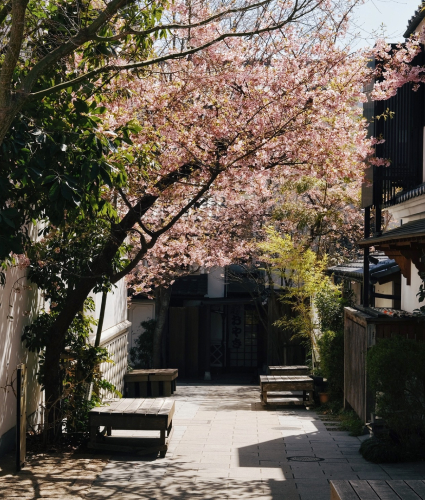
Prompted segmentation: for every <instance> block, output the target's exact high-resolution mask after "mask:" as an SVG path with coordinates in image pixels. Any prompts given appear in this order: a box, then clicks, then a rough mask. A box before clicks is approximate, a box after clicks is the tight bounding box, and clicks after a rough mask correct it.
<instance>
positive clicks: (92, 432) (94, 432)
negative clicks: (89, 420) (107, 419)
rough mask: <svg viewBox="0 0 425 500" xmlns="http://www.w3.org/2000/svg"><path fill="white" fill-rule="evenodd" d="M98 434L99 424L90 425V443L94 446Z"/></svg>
mask: <svg viewBox="0 0 425 500" xmlns="http://www.w3.org/2000/svg"><path fill="white" fill-rule="evenodd" d="M96 435H97V426H96V425H91V426H90V444H91V445H93V446H94V445H95V444H96Z"/></svg>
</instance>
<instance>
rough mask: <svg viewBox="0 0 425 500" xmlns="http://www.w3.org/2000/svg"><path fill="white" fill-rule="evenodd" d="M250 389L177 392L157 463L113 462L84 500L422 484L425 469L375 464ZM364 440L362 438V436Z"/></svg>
mask: <svg viewBox="0 0 425 500" xmlns="http://www.w3.org/2000/svg"><path fill="white" fill-rule="evenodd" d="M259 398H260V396H259V390H258V388H257V387H254V386H224V385H223V386H219V385H211V384H208V385H206V384H205V385H179V386H178V388H177V393H176V394H175V399H176V413H175V416H174V420H173V422H174V432H173V435H172V438H171V444H170V447H169V451H168V453H167V456H166V457H165V458H164V459H160V458H152V457H151V458H149V457H136V456H128V455H127V456H115V457H113V458H111V459H110V461H109V463H108V464H107V465H106V467H105V468H104V469H103V471H102V473H101V474H100V475H99V476H98V477H97V479H96V480H95V481H94V483H93V484H92V486H91V488H90V490H89V491H88V492H87V497H86V498H89V499H90V500H98V499H99V500H100V499H102V500H103V499H114V500H130V499H156V500H162V499H176V500H183V499H195V500H198V499H236V498H237V499H240V500H245V499H256V500H266V499H267V500H271V499H273V500H329V498H330V490H329V480H330V479H425V463H424V462H422V463H411V464H394V465H393V464H391V465H382V466H380V465H374V464H370V463H368V462H366V461H365V460H364V459H363V458H362V457H361V455H360V454H359V452H358V449H359V446H360V439H359V438H356V437H350V436H349V435H348V433H347V432H337V431H333V432H329V431H327V430H326V428H325V425H324V424H323V423H322V422H321V421H320V419H319V418H318V417H317V415H316V413H315V412H314V411H309V410H305V409H298V408H296V409H292V408H291V409H285V410H284V409H278V410H272V411H267V410H265V409H264V408H263V407H262V406H261V404H259V403H258V401H259ZM363 439H364V437H363Z"/></svg>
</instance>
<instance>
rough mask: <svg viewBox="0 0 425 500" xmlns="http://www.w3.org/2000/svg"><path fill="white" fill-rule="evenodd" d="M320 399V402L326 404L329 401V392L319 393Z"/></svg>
mask: <svg viewBox="0 0 425 500" xmlns="http://www.w3.org/2000/svg"><path fill="white" fill-rule="evenodd" d="M319 401H320V404H322V405H323V404H325V403H328V402H329V393H328V392H320V393H319Z"/></svg>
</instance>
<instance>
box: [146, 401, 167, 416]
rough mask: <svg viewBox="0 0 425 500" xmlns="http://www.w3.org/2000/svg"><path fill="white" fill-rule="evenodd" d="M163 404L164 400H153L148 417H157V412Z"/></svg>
mask: <svg viewBox="0 0 425 500" xmlns="http://www.w3.org/2000/svg"><path fill="white" fill-rule="evenodd" d="M164 402H165V400H164V399H154V400H153V405H152V406H151V407H150V408H149V415H158V412H159V410H160V409H161V407H162V406H163V404H164Z"/></svg>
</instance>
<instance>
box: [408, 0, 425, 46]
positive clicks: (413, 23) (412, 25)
mask: <svg viewBox="0 0 425 500" xmlns="http://www.w3.org/2000/svg"><path fill="white" fill-rule="evenodd" d="M424 6H425V2H421V3H420V4H419V6H418V8H417V10H416V11H415V13H414V14H413V16H412V17H411V18H410V19H409V22H408V23H407V30H406V32H405V33H404V35H403V36H404V38H409V36H410V35H411V34H412V33H414V31H415V29H416V28H417V27H418V26H419V23H420V22H421V21H422V19H423V18H424V17H425V11H424V10H422V9H423V7H424Z"/></svg>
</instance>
